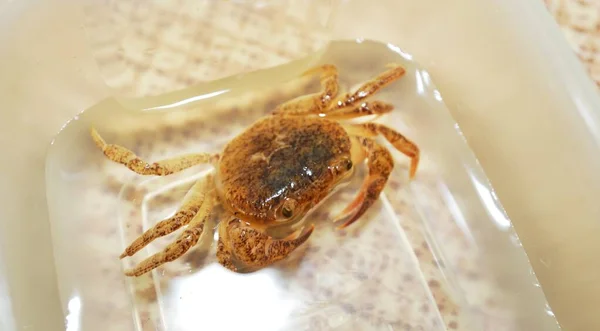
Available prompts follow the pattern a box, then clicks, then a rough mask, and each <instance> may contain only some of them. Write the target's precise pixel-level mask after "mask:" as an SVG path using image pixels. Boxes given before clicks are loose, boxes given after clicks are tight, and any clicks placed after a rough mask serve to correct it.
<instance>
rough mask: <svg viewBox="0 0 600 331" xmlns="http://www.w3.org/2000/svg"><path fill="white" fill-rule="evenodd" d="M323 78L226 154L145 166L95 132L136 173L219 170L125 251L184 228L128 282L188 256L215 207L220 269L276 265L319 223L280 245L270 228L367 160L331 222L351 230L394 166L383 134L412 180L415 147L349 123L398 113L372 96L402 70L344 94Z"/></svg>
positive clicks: (327, 72) (334, 74) (289, 219)
mask: <svg viewBox="0 0 600 331" xmlns="http://www.w3.org/2000/svg"><path fill="white" fill-rule="evenodd" d="M317 73H318V74H320V82H321V91H320V92H318V93H314V94H310V95H304V96H301V97H298V98H296V99H293V100H290V101H288V102H285V103H283V104H281V105H279V106H278V107H277V108H276V109H275V110H274V111H273V113H272V114H271V115H269V116H267V117H265V118H262V119H259V120H258V121H257V122H255V123H254V124H253V125H251V126H250V127H249V128H248V129H246V130H245V131H244V132H242V133H241V134H239V135H238V136H237V137H235V138H234V139H233V140H232V141H230V142H229V143H228V144H227V145H226V146H225V148H224V149H223V151H221V153H214V154H210V153H200V154H191V155H183V156H180V157H176V158H173V159H169V160H162V161H158V162H154V163H147V162H145V161H143V160H141V159H140V158H139V157H138V156H137V155H135V154H134V153H133V152H132V151H130V150H128V149H126V148H124V147H122V146H119V145H112V144H107V143H106V142H105V141H104V140H103V139H102V137H101V136H100V135H99V134H98V132H96V130H94V129H93V128H92V131H91V135H92V139H93V140H94V141H95V143H96V144H97V145H98V146H99V147H100V148H101V149H102V151H103V152H104V154H105V155H106V156H107V157H108V158H109V159H110V160H112V161H114V162H118V163H121V164H123V165H125V166H127V167H128V168H129V169H131V170H132V171H134V172H136V173H138V174H142V175H158V176H166V175H169V174H172V173H175V172H178V171H182V170H184V169H187V168H190V167H192V166H194V165H197V164H201V163H212V164H213V165H214V166H215V168H216V171H215V172H214V173H211V174H210V175H208V176H207V177H206V178H203V179H202V180H199V181H198V182H197V183H196V184H194V186H193V187H192V188H191V189H190V191H189V192H188V193H187V195H186V196H185V198H184V201H183V203H182V206H181V207H180V209H179V210H178V211H177V213H175V215H173V216H172V217H171V218H169V219H166V220H163V221H161V222H159V223H157V224H156V225H155V226H154V227H152V228H150V229H148V230H147V231H146V232H144V234H142V235H141V236H140V237H138V238H137V239H136V240H135V241H134V242H133V243H131V244H130V245H129V247H127V248H126V249H125V251H124V252H123V254H122V255H121V258H124V257H127V256H132V255H133V254H135V253H136V252H138V251H139V250H140V249H142V248H143V247H144V246H146V245H147V244H149V243H150V242H151V241H153V240H154V239H156V238H158V237H161V236H165V235H167V234H169V233H172V232H174V231H176V230H177V229H179V228H181V227H183V226H186V228H185V230H184V231H183V232H182V233H181V235H180V236H179V237H178V238H177V239H176V240H175V241H174V242H173V243H171V244H170V245H169V246H167V247H166V248H165V249H164V250H163V251H161V252H159V253H157V254H154V255H152V256H150V257H149V258H147V259H145V260H144V261H142V262H141V263H140V264H138V265H137V266H136V267H135V268H134V269H133V270H128V271H126V272H125V274H126V275H128V276H139V275H142V274H144V273H146V272H148V271H150V270H152V269H154V268H156V267H158V266H159V265H161V264H163V263H165V262H169V261H173V260H175V259H177V258H179V257H180V256H181V255H183V254H184V253H185V252H186V251H188V250H189V249H190V248H191V247H192V246H194V245H195V244H196V243H197V242H198V239H199V237H200V235H201V234H202V231H203V230H204V223H205V221H206V220H207V219H208V218H209V217H210V216H211V215H212V213H213V212H214V211H213V209H214V207H215V206H216V205H217V204H220V205H221V206H222V207H223V210H224V211H225V212H224V214H223V215H219V218H220V223H219V229H218V232H219V241H218V247H217V258H218V260H219V262H220V263H221V264H222V265H223V266H225V267H227V268H229V269H231V270H233V271H241V270H242V269H249V270H252V269H256V268H260V267H264V266H267V265H269V264H272V263H274V262H276V261H279V260H281V259H283V258H285V257H286V256H288V255H289V254H290V253H291V252H292V251H293V250H294V249H296V248H297V247H298V246H300V245H302V244H303V243H304V242H305V241H306V240H307V239H308V238H309V237H310V235H311V233H312V231H313V229H314V225H313V224H310V225H303V226H304V228H302V229H300V230H299V231H297V232H296V233H294V234H292V235H291V236H288V237H286V238H281V239H277V238H273V237H271V236H269V235H268V234H267V232H268V230H269V229H270V228H272V227H275V226H281V225H282V224H285V225H287V224H294V223H296V222H298V221H300V220H302V219H303V218H304V216H305V215H306V213H308V212H309V211H310V210H311V209H312V208H313V207H314V206H316V205H317V204H319V202H321V201H322V200H323V199H324V198H325V197H327V196H328V195H329V194H330V193H331V192H332V191H333V190H334V189H335V188H336V187H337V186H338V184H339V183H340V182H342V181H343V180H344V179H346V178H349V176H351V175H352V174H353V170H354V166H355V165H357V164H360V163H363V162H365V160H366V162H367V167H368V170H369V172H368V175H367V177H366V178H365V179H364V181H363V185H362V187H361V189H360V191H359V192H358V194H357V196H356V198H355V199H354V200H353V201H352V202H351V203H350V204H349V205H348V206H347V207H346V208H345V209H344V210H343V211H342V213H341V215H340V216H339V217H338V218H337V219H336V220H335V221H340V222H341V223H342V224H341V226H340V227H346V226H348V225H350V224H352V223H353V222H355V221H356V220H357V219H358V218H359V217H361V216H362V215H363V214H364V213H365V212H366V211H367V209H368V208H369V207H370V206H371V205H372V204H373V203H374V202H375V201H376V200H377V199H378V198H379V195H380V193H381V191H382V190H383V188H384V186H385V184H386V182H387V180H388V177H389V175H390V173H391V171H392V169H393V167H394V161H393V159H392V156H391V154H390V152H389V151H388V150H387V148H385V147H383V146H382V145H380V144H379V143H378V142H377V141H376V140H375V138H376V137H378V136H382V137H383V138H385V139H386V140H387V141H388V142H389V143H390V144H391V145H392V146H394V147H395V148H396V149H398V150H399V151H401V152H402V153H404V154H405V155H407V156H408V157H410V158H411V167H410V177H411V178H412V177H413V176H414V174H415V171H416V169H417V165H418V162H419V149H418V147H417V146H416V145H415V144H414V143H412V142H411V141H410V140H408V139H407V138H405V137H404V136H403V135H402V134H400V133H399V132H397V131H395V130H393V129H391V128H389V127H387V126H384V125H382V124H378V123H374V122H366V123H360V124H358V123H351V122H345V120H349V119H354V118H358V117H362V116H368V115H383V114H385V113H388V112H390V111H392V109H393V106H392V105H390V104H387V103H384V102H381V101H376V100H374V101H370V100H368V98H369V97H371V96H372V95H373V94H375V93H376V92H377V91H378V90H380V89H381V88H383V87H385V86H387V85H388V84H390V83H392V82H393V81H395V80H397V79H399V78H400V77H402V76H403V75H404V73H405V70H404V68H403V67H401V66H399V65H392V66H390V69H388V70H387V71H385V72H383V73H381V74H380V75H378V76H377V77H375V78H374V79H372V80H369V81H367V82H366V83H364V84H362V85H361V86H360V87H359V88H358V89H357V90H356V91H355V92H351V93H350V92H349V93H343V94H338V89H339V87H338V71H337V68H336V67H335V66H333V65H322V66H319V67H315V68H313V69H311V70H309V71H307V72H306V74H317Z"/></svg>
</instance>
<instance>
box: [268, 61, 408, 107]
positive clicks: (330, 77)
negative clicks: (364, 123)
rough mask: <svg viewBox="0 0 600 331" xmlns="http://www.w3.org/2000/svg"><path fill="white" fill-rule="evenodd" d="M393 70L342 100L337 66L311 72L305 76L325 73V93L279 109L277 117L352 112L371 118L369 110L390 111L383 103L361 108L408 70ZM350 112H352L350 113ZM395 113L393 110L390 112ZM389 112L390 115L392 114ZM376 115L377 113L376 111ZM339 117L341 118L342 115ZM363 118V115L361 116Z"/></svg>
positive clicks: (385, 72) (313, 69)
mask: <svg viewBox="0 0 600 331" xmlns="http://www.w3.org/2000/svg"><path fill="white" fill-rule="evenodd" d="M389 67H391V69H389V70H386V71H384V72H383V73H381V74H380V75H378V76H376V77H375V78H373V79H371V80H369V81H367V82H366V83H364V84H363V85H361V86H360V87H359V88H358V90H356V92H354V93H345V94H344V95H341V96H338V95H337V94H338V90H339V82H338V71H337V69H336V67H335V66H333V65H330V64H326V65H322V66H319V67H315V68H312V69H310V70H308V71H307V72H306V73H305V74H304V75H310V74H314V73H317V72H320V73H321V92H319V93H313V94H309V95H305V96H301V97H298V98H295V99H292V100H290V101H288V102H285V103H283V104H281V105H279V107H277V108H276V109H275V111H274V112H273V113H274V114H279V113H285V114H286V115H291V116H303V115H316V114H325V115H326V116H329V115H333V114H332V112H335V113H337V112H338V111H341V110H344V111H343V113H344V115H345V116H348V115H349V113H350V112H356V111H358V112H359V113H362V114H365V115H369V114H372V113H369V111H368V109H370V108H377V107H379V109H381V110H384V109H385V110H388V107H389V105H387V104H384V103H382V102H378V101H376V102H373V103H372V104H371V106H370V107H368V106H366V105H360V104H361V103H364V101H365V99H366V98H368V97H370V96H372V95H373V94H375V93H377V91H379V90H381V89H382V88H384V87H385V86H387V85H389V84H391V83H392V82H394V81H396V80H397V79H399V78H400V77H402V76H403V75H404V73H405V72H406V70H405V69H404V68H403V67H402V66H400V65H396V64H392V65H389ZM347 108H349V109H347ZM389 110H391V109H389ZM389 110H388V111H389ZM373 111H375V110H373ZM337 115H340V114H339V113H338V114H337ZM361 116H362V115H361Z"/></svg>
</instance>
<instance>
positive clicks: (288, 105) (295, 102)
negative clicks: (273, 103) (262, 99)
mask: <svg viewBox="0 0 600 331" xmlns="http://www.w3.org/2000/svg"><path fill="white" fill-rule="evenodd" d="M315 73H321V91H320V92H318V93H313V94H308V95H303V96H300V97H298V98H295V99H292V100H290V101H287V102H285V103H282V104H281V105H279V106H278V107H277V108H276V109H275V111H274V112H273V113H274V114H278V113H283V112H285V113H286V115H305V114H319V113H321V112H322V111H323V110H325V109H326V108H327V107H328V106H329V104H330V103H331V102H332V101H333V98H334V97H335V96H336V95H337V93H338V89H339V86H338V84H339V83H338V71H337V68H336V67H335V66H333V65H330V64H325V65H322V66H319V67H315V68H311V69H309V70H308V71H306V72H305V73H304V75H312V74H315Z"/></svg>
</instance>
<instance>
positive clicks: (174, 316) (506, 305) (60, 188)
mask: <svg viewBox="0 0 600 331" xmlns="http://www.w3.org/2000/svg"><path fill="white" fill-rule="evenodd" d="M324 63H332V64H335V65H336V66H338V68H339V69H340V81H341V85H342V86H343V87H345V89H348V88H351V87H354V86H356V85H357V84H359V83H361V82H364V81H366V80H367V79H369V78H372V77H374V76H375V75H377V74H379V73H380V72H382V71H383V70H384V69H385V67H386V65H387V64H388V63H400V64H402V65H404V66H405V67H406V68H407V73H406V74H405V76H404V77H403V78H402V79H401V80H400V81H399V82H398V83H396V84H394V85H391V86H390V87H388V88H386V89H384V90H383V91H381V92H380V93H378V94H377V95H376V96H375V97H374V98H377V99H381V100H384V101H386V102H390V103H392V104H394V105H395V106H396V107H397V109H396V110H395V111H394V112H393V113H391V114H389V115H384V116H383V117H382V118H381V119H379V121H380V122H381V121H383V122H385V123H386V124H387V125H389V126H391V127H393V128H395V129H397V130H399V131H400V132H402V133H403V134H405V135H406V136H408V137H410V139H412V140H413V141H415V142H416V143H417V144H418V145H419V146H420V148H421V150H422V158H421V163H420V169H419V172H418V175H417V177H416V179H415V180H414V181H412V182H409V181H408V180H407V178H408V176H407V162H406V161H407V160H406V158H405V157H402V155H401V154H399V153H395V154H394V155H395V159H396V160H397V161H396V162H397V166H396V168H395V170H394V172H393V173H392V177H391V179H390V181H389V183H388V185H387V188H386V189H385V191H384V194H382V195H381V197H380V199H379V201H378V202H377V203H376V204H375V205H373V207H372V208H371V209H370V210H369V212H368V213H366V214H365V215H364V216H363V217H362V218H361V219H360V221H359V222H358V223H356V224H355V225H353V226H352V227H349V228H348V229H347V230H343V231H340V230H336V229H335V226H334V225H333V224H332V223H331V218H332V216H333V215H335V212H333V211H332V210H335V209H336V208H340V207H343V206H344V205H346V204H348V203H349V202H350V200H351V199H352V198H353V196H354V195H355V194H356V192H357V190H358V189H359V187H360V183H361V181H362V178H361V175H362V176H364V173H360V172H359V173H357V176H355V180H353V182H352V183H351V184H350V186H349V187H346V188H344V189H343V190H341V191H339V192H337V193H335V194H334V195H333V196H331V197H330V199H328V200H327V202H326V203H325V204H323V205H322V206H320V207H319V208H318V209H317V210H315V211H314V213H311V214H309V215H308V216H307V218H308V219H309V221H310V222H314V223H315V225H316V230H315V233H314V234H313V235H312V236H311V237H310V238H309V240H308V241H307V243H306V244H305V245H303V246H302V247H301V248H300V249H299V250H298V251H296V252H295V253H294V254H293V255H292V256H290V257H289V258H287V259H285V260H284V261H282V262H281V263H277V264H275V265H273V266H271V267H268V268H266V269H263V270H260V271H257V272H254V273H250V274H236V273H232V272H231V271H228V270H226V269H225V268H223V267H221V266H220V265H219V264H218V263H216V261H215V248H216V240H217V235H216V234H215V232H214V224H211V226H206V227H205V231H204V234H203V237H202V239H201V241H200V243H199V244H198V246H196V247H195V248H194V249H191V250H190V251H189V252H187V253H186V254H185V255H184V256H182V257H181V258H179V259H178V260H175V261H173V262H171V263H168V264H165V265H162V266H160V267H159V268H157V269H155V270H153V271H152V272H151V273H149V274H146V275H144V276H142V277H139V278H125V277H124V276H123V269H124V268H130V267H132V266H133V265H134V264H135V263H138V262H140V261H141V259H143V258H145V257H147V256H149V254H153V253H156V252H158V251H160V250H162V248H164V247H165V245H167V244H168V243H169V242H170V241H172V240H174V239H175V235H177V234H178V232H177V233H176V234H175V235H168V236H166V237H163V238H161V239H158V240H156V241H155V242H153V243H152V244H151V245H150V246H149V248H147V249H145V250H143V251H142V252H140V253H138V254H137V255H135V256H134V257H133V258H130V259H125V260H123V261H120V260H119V259H118V256H119V254H120V252H121V251H122V250H123V249H124V248H125V247H126V246H127V245H128V244H129V243H130V242H131V241H133V240H134V239H135V238H136V237H137V236H139V235H140V234H141V233H142V231H145V230H147V229H148V228H150V227H152V226H153V225H154V224H156V222H158V221H160V220H161V219H164V218H166V217H169V216H170V215H172V214H173V213H174V212H175V211H176V210H177V208H178V207H179V206H180V203H181V199H182V198H183V196H184V195H185V193H186V191H187V190H189V188H190V185H192V184H193V183H194V181H196V180H199V179H201V178H203V176H205V175H206V173H207V171H210V167H206V166H199V167H194V168H192V169H189V170H186V171H184V172H182V173H179V174H174V175H171V176H166V177H158V178H156V177H143V176H138V175H135V174H133V173H131V172H130V171H129V170H128V169H126V168H125V167H122V166H120V165H116V164H114V163H112V162H110V161H107V160H106V159H105V158H104V156H103V154H102V153H101V152H100V151H99V150H98V149H97V147H96V146H95V145H94V144H93V142H92V141H91V138H90V137H89V128H90V126H92V125H93V126H95V127H96V128H97V129H98V130H99V131H100V132H102V133H103V136H104V137H105V139H106V140H107V141H108V142H109V143H118V144H121V145H124V146H128V147H129V148H131V149H133V150H135V151H136V153H137V154H138V155H141V156H142V157H143V158H145V159H148V160H159V159H165V158H168V157H172V156H174V155H179V154H186V153H190V152H198V151H206V152H211V153H213V152H217V153H218V152H220V149H221V148H222V147H223V146H224V144H226V143H227V142H228V141H229V140H231V139H232V138H233V137H234V136H235V135H237V134H239V133H240V132H241V131H242V130H244V128H246V127H247V126H248V125H250V124H251V123H252V122H254V121H255V120H257V119H258V118H260V117H261V116H268V114H269V112H270V111H271V110H272V109H273V107H274V106H275V105H277V104H279V103H281V102H283V101H285V100H288V99H291V98H293V97H296V96H299V95H302V94H306V93H308V92H309V91H314V90H316V89H318V86H315V85H314V84H313V85H310V84H309V85H306V83H304V84H302V83H298V82H299V81H298V76H299V75H300V73H302V72H303V71H305V70H307V69H309V68H310V67H313V66H315V65H318V64H324ZM300 82H304V80H300ZM442 98H443V95H442V94H441V93H440V92H439V91H438V90H437V89H436V87H435V85H434V82H433V81H432V79H431V77H430V76H429V74H428V73H427V71H425V70H423V69H422V68H420V67H418V65H417V64H416V63H415V62H414V61H412V56H411V55H410V54H408V53H407V52H404V51H403V50H401V49H400V48H399V47H398V46H396V45H392V44H384V43H378V42H372V41H364V40H358V41H334V42H330V43H329V44H328V46H327V47H326V48H323V49H322V50H321V51H319V52H316V53H315V54H313V55H311V56H309V57H307V58H304V59H302V60H297V61H296V62H292V63H288V64H285V65H283V66H276V67H273V68H270V69H263V70H259V71H256V72H252V73H246V74H243V75H239V76H234V77H230V78H225V79H223V80H219V81H217V82H209V83H205V84H199V85H195V86H192V87H188V88H186V89H184V90H180V91H176V92H172V93H168V94H165V95H153V96H151V97H148V96H147V97H142V98H118V99H117V98H109V99H107V100H105V101H103V102H101V103H99V104H97V105H96V106H94V107H92V108H90V109H87V110H86V111H84V112H82V113H81V114H80V115H78V117H77V118H76V119H75V120H73V121H71V122H70V123H69V124H68V125H67V126H65V128H64V129H63V130H62V131H61V133H60V134H59V135H58V136H57V138H56V139H55V140H54V142H53V144H52V148H51V149H50V151H49V154H48V159H47V177H46V178H47V180H48V181H47V190H48V203H49V211H50V220H51V224H52V232H53V240H54V243H55V244H54V254H55V257H56V267H57V274H58V278H59V288H60V290H61V297H62V300H63V305H64V306H67V307H70V306H75V307H76V308H79V307H80V308H81V310H80V311H78V312H77V311H76V310H69V312H68V313H69V316H72V318H73V322H71V323H74V324H75V325H79V328H80V329H82V330H107V329H114V330H136V331H137V330H198V329H209V330H239V329H251V330H254V329H256V330H259V329H260V330H558V329H559V328H558V326H557V323H556V320H555V319H554V316H553V315H552V313H551V311H550V310H549V308H548V305H547V303H546V300H545V298H544V296H543V293H542V291H541V289H540V288H539V286H536V284H537V280H536V279H535V277H534V275H533V273H532V271H531V268H530V266H529V263H528V261H527V258H526V256H525V254H524V251H523V249H522V247H521V245H520V243H519V239H518V237H517V236H516V234H515V233H514V231H513V229H512V227H511V224H510V221H509V220H508V218H507V216H506V215H505V213H504V211H503V209H502V207H501V206H500V203H499V202H498V201H497V198H496V197H495V195H494V193H493V190H492V188H491V187H490V185H489V183H488V180H487V179H486V177H485V176H484V174H483V172H482V170H481V168H480V167H479V165H478V164H477V162H476V160H475V158H474V157H473V154H472V152H471V151H470V150H469V148H468V146H467V144H466V143H465V141H464V139H463V137H462V135H461V132H460V130H459V129H458V126H457V124H456V123H455V122H454V121H453V120H452V117H451V116H450V113H449V111H448V109H447V108H446V107H445V105H444V103H443V99H442ZM216 221H218V219H217V220H216ZM107 321H110V322H109V323H107Z"/></svg>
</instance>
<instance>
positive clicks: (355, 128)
mask: <svg viewBox="0 0 600 331" xmlns="http://www.w3.org/2000/svg"><path fill="white" fill-rule="evenodd" d="M344 127H345V128H346V130H348V132H349V133H351V134H355V135H358V136H363V137H372V138H373V137H376V136H377V135H378V134H381V135H382V136H383V137H384V138H385V139H386V140H387V141H389V142H390V143H391V144H392V146H394V147H395V148H396V149H397V150H399V151H400V152H402V153H403V154H404V155H406V156H408V157H410V158H411V162H410V172H409V175H410V178H413V177H414V176H415V173H416V172H417V167H418V165H419V155H420V152H419V147H417V145H416V144H415V143H413V142H412V141H410V140H408V138H406V137H404V136H403V135H402V134H401V133H400V132H398V131H395V130H394V129H392V128H390V127H387V126H385V125H383V124H378V123H363V124H355V125H348V126H344Z"/></svg>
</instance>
